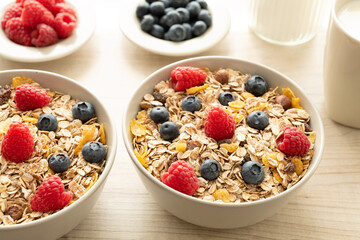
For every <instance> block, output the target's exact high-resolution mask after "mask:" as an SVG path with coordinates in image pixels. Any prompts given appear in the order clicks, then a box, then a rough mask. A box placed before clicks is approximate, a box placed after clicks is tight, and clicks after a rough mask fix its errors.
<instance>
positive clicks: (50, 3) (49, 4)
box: [36, 0, 55, 12]
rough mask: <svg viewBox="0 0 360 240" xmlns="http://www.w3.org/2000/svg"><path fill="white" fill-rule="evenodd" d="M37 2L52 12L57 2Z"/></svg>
mask: <svg viewBox="0 0 360 240" xmlns="http://www.w3.org/2000/svg"><path fill="white" fill-rule="evenodd" d="M36 1H37V2H39V3H41V5H43V6H44V7H45V8H46V9H47V10H49V11H50V12H52V10H53V8H54V6H55V0H36Z"/></svg>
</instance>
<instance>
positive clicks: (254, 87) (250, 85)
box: [245, 75, 269, 97]
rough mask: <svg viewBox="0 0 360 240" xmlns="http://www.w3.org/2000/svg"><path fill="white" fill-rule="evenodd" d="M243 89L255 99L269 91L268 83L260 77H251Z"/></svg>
mask: <svg viewBox="0 0 360 240" xmlns="http://www.w3.org/2000/svg"><path fill="white" fill-rule="evenodd" d="M245 88H246V91H248V92H250V93H252V94H254V95H255V96H256V97H259V96H262V95H263V94H264V93H266V92H267V90H268V89H269V83H268V82H267V81H266V80H265V78H263V77H262V76H259V75H253V76H251V77H250V78H249V79H248V80H247V82H246V84H245Z"/></svg>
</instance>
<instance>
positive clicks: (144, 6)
mask: <svg viewBox="0 0 360 240" xmlns="http://www.w3.org/2000/svg"><path fill="white" fill-rule="evenodd" d="M149 7H150V5H149V3H147V2H142V3H140V4H139V5H138V6H137V8H136V16H137V17H138V18H139V19H142V18H143V16H145V15H146V14H148V13H149Z"/></svg>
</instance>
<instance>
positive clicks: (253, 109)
mask: <svg viewBox="0 0 360 240" xmlns="http://www.w3.org/2000/svg"><path fill="white" fill-rule="evenodd" d="M268 106H269V104H268V103H267V102H266V103H262V104H260V106H258V107H254V108H250V109H248V110H247V113H248V114H250V113H251V112H253V111H262V110H263V109H264V108H267V107H268Z"/></svg>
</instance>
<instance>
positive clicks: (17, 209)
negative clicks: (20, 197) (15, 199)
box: [5, 204, 24, 221]
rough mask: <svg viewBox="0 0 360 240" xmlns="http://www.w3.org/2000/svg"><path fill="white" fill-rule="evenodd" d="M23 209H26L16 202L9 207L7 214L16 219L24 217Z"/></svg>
mask: <svg viewBox="0 0 360 240" xmlns="http://www.w3.org/2000/svg"><path fill="white" fill-rule="evenodd" d="M23 211H24V209H23V208H22V207H21V206H19V205H17V204H14V205H12V206H10V207H9V208H8V210H7V211H6V212H5V215H9V216H10V217H11V218H12V219H14V220H15V221H16V220H19V219H20V218H22V215H23Z"/></svg>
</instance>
